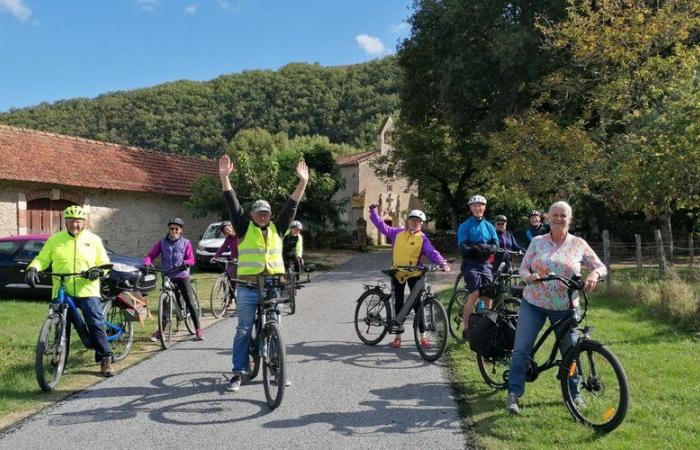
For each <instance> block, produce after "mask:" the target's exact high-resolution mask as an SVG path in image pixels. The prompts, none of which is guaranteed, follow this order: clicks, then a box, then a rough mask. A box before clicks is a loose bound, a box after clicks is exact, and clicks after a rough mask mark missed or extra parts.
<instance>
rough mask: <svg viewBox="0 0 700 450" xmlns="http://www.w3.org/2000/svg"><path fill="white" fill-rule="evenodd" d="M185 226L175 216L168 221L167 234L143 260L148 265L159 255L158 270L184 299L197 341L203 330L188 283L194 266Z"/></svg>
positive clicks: (156, 337)
mask: <svg viewBox="0 0 700 450" xmlns="http://www.w3.org/2000/svg"><path fill="white" fill-rule="evenodd" d="M184 228H185V222H184V221H183V220H182V219H180V218H179V217H176V218H175V219H171V220H170V221H169V222H168V234H166V235H165V237H164V238H163V239H161V240H159V241H157V242H156V243H155V244H154V245H153V247H152V248H151V250H150V251H149V252H148V255H146V257H145V258H144V260H143V264H144V265H145V266H150V265H152V263H153V260H154V259H156V258H157V257H158V256H160V270H161V271H163V272H167V277H168V278H170V280H171V281H172V282H173V284H174V285H175V287H176V288H177V290H178V291H179V292H180V295H182V298H183V299H185V304H186V305H187V310H188V311H189V312H190V315H191V316H192V320H193V322H194V327H195V329H196V335H197V338H196V339H197V340H198V341H203V340H204V332H203V331H202V327H201V324H200V322H199V316H198V315H197V309H196V308H195V307H194V302H193V299H194V291H193V290H192V284H191V283H190V267H192V266H194V264H195V259H194V251H193V250H192V242H190V240H189V239H187V238H186V237H184V236H182V231H183V229H184ZM159 334H160V331H156V332H155V334H153V336H151V340H152V341H157V340H158V338H159Z"/></svg>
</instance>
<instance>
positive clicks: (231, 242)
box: [212, 236, 238, 278]
mask: <svg viewBox="0 0 700 450" xmlns="http://www.w3.org/2000/svg"><path fill="white" fill-rule="evenodd" d="M227 250H230V251H231V255H230V256H228V260H229V261H232V260H233V259H234V258H238V236H226V239H224V243H223V244H221V247H219V249H218V250H217V251H216V253H214V256H212V258H218V257H219V256H221V254H222V253H224V252H225V251H227ZM237 271H238V270H237V266H236V265H235V264H229V265H228V269H227V270H226V275H228V276H229V278H236V272H237Z"/></svg>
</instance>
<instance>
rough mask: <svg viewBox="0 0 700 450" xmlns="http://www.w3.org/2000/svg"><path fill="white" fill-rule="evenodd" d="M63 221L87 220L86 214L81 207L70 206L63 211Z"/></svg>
mask: <svg viewBox="0 0 700 450" xmlns="http://www.w3.org/2000/svg"><path fill="white" fill-rule="evenodd" d="M63 218H64V219H83V220H85V219H87V212H86V211H85V210H84V209H83V207H82V206H78V205H72V206H69V207H68V208H66V209H64V210H63Z"/></svg>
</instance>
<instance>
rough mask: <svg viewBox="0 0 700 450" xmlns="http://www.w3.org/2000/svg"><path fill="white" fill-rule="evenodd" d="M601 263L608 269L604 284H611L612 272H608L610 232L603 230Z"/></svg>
mask: <svg viewBox="0 0 700 450" xmlns="http://www.w3.org/2000/svg"><path fill="white" fill-rule="evenodd" d="M603 264H605V267H606V268H607V269H608V276H607V277H606V278H605V286H606V287H608V288H609V287H610V285H611V284H612V272H610V232H609V231H608V230H603Z"/></svg>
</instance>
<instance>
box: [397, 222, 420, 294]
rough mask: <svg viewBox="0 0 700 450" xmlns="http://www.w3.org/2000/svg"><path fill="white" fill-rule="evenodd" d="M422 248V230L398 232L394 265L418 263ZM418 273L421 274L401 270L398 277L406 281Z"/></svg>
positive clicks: (413, 264)
mask: <svg viewBox="0 0 700 450" xmlns="http://www.w3.org/2000/svg"><path fill="white" fill-rule="evenodd" d="M422 249H423V233H422V232H420V231H419V232H418V233H411V232H410V231H408V230H405V231H402V232H401V233H399V234H397V235H396V239H395V240H394V254H393V264H394V267H397V266H415V265H418V262H419V261H420V254H421V250H422ZM418 275H420V272H399V273H397V274H396V279H397V280H399V281H400V282H401V283H404V282H405V281H406V280H407V279H408V278H412V277H417V276H418Z"/></svg>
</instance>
